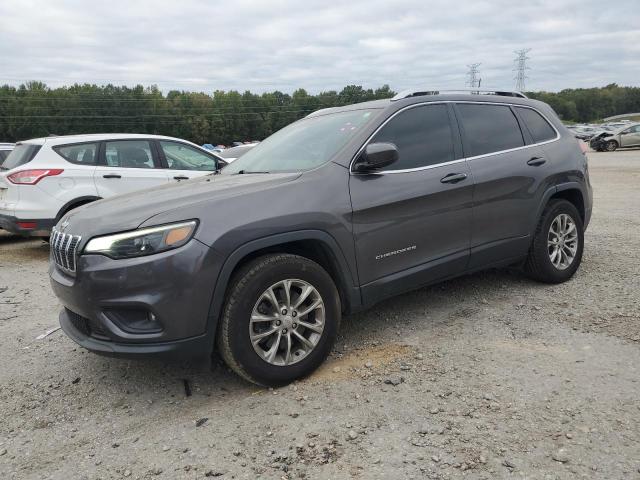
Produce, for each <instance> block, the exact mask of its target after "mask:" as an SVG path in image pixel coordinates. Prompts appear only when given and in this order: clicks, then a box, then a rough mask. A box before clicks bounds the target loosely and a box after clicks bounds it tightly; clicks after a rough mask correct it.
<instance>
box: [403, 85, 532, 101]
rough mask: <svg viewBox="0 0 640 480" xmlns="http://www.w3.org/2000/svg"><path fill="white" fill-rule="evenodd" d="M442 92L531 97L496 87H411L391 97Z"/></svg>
mask: <svg viewBox="0 0 640 480" xmlns="http://www.w3.org/2000/svg"><path fill="white" fill-rule="evenodd" d="M442 93H466V94H471V95H499V96H502V97H518V98H529V97H527V96H526V95H525V94H524V93H522V92H518V91H511V90H502V89H496V88H468V89H465V88H455V89H443V90H441V89H435V88H421V89H417V88H411V89H409V90H403V91H402V92H400V93H398V94H397V95H396V96H395V97H393V98H392V99H391V101H392V102H395V101H397V100H402V99H403V98H409V97H419V96H422V95H440V94H442Z"/></svg>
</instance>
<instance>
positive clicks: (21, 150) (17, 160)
mask: <svg viewBox="0 0 640 480" xmlns="http://www.w3.org/2000/svg"><path fill="white" fill-rule="evenodd" d="M40 148H41V145H34V144H31V143H19V144H17V145H16V146H15V148H14V149H13V150H12V151H11V153H10V154H9V156H8V157H7V159H6V160H5V161H4V163H3V164H2V169H3V170H11V169H12V168H16V167H21V166H22V165H25V164H27V163H29V162H30V161H31V160H33V157H35V156H36V153H38V152H39V151H40Z"/></svg>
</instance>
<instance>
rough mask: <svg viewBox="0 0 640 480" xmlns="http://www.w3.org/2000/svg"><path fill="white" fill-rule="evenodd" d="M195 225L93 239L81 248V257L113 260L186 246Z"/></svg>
mask: <svg viewBox="0 0 640 480" xmlns="http://www.w3.org/2000/svg"><path fill="white" fill-rule="evenodd" d="M196 225H197V222H196V221H195V220H191V221H188V222H181V223H172V224H170V225H161V226H158V227H150V228H142V229H140V230H134V231H132V232H124V233H116V234H114V235H106V236H104V237H95V238H92V239H91V240H89V243H87V246H86V247H84V253H96V254H100V255H106V256H107V257H111V258H115V259H121V258H132V257H141V256H144V255H153V254H154V253H160V252H164V251H166V250H171V249H173V248H178V247H181V246H182V245H184V244H185V243H187V242H188V241H189V240H191V237H192V236H193V233H194V232H195V230H196Z"/></svg>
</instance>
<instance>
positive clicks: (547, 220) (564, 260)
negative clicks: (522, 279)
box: [524, 199, 584, 283]
mask: <svg viewBox="0 0 640 480" xmlns="http://www.w3.org/2000/svg"><path fill="white" fill-rule="evenodd" d="M583 248H584V226H583V222H582V217H580V213H579V212H578V209H577V208H576V207H575V206H574V205H573V204H572V203H571V202H569V201H567V200H562V199H554V200H551V201H550V202H549V203H548V204H547V206H546V207H545V209H544V211H543V212H542V215H541V216H540V221H539V222H538V226H537V227H536V231H535V234H534V237H533V242H532V244H531V248H530V249H529V255H528V257H527V259H526V261H525V265H524V271H525V273H526V274H527V275H528V276H529V277H531V278H533V279H534V280H538V281H540V282H545V283H562V282H566V281H567V280H569V279H570V278H571V277H573V275H574V274H575V272H576V270H578V267H579V266H580V262H581V261H582V251H583Z"/></svg>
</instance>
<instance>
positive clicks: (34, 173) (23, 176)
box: [7, 168, 64, 185]
mask: <svg viewBox="0 0 640 480" xmlns="http://www.w3.org/2000/svg"><path fill="white" fill-rule="evenodd" d="M62 172H64V170H62V169H61V168H50V169H38V170H21V171H19V172H14V173H12V174H11V175H7V180H9V181H10V182H11V183H14V184H16V185H35V184H36V183H38V182H39V181H40V180H42V179H43V178H44V177H53V176H55V175H60V174H61V173H62Z"/></svg>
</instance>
